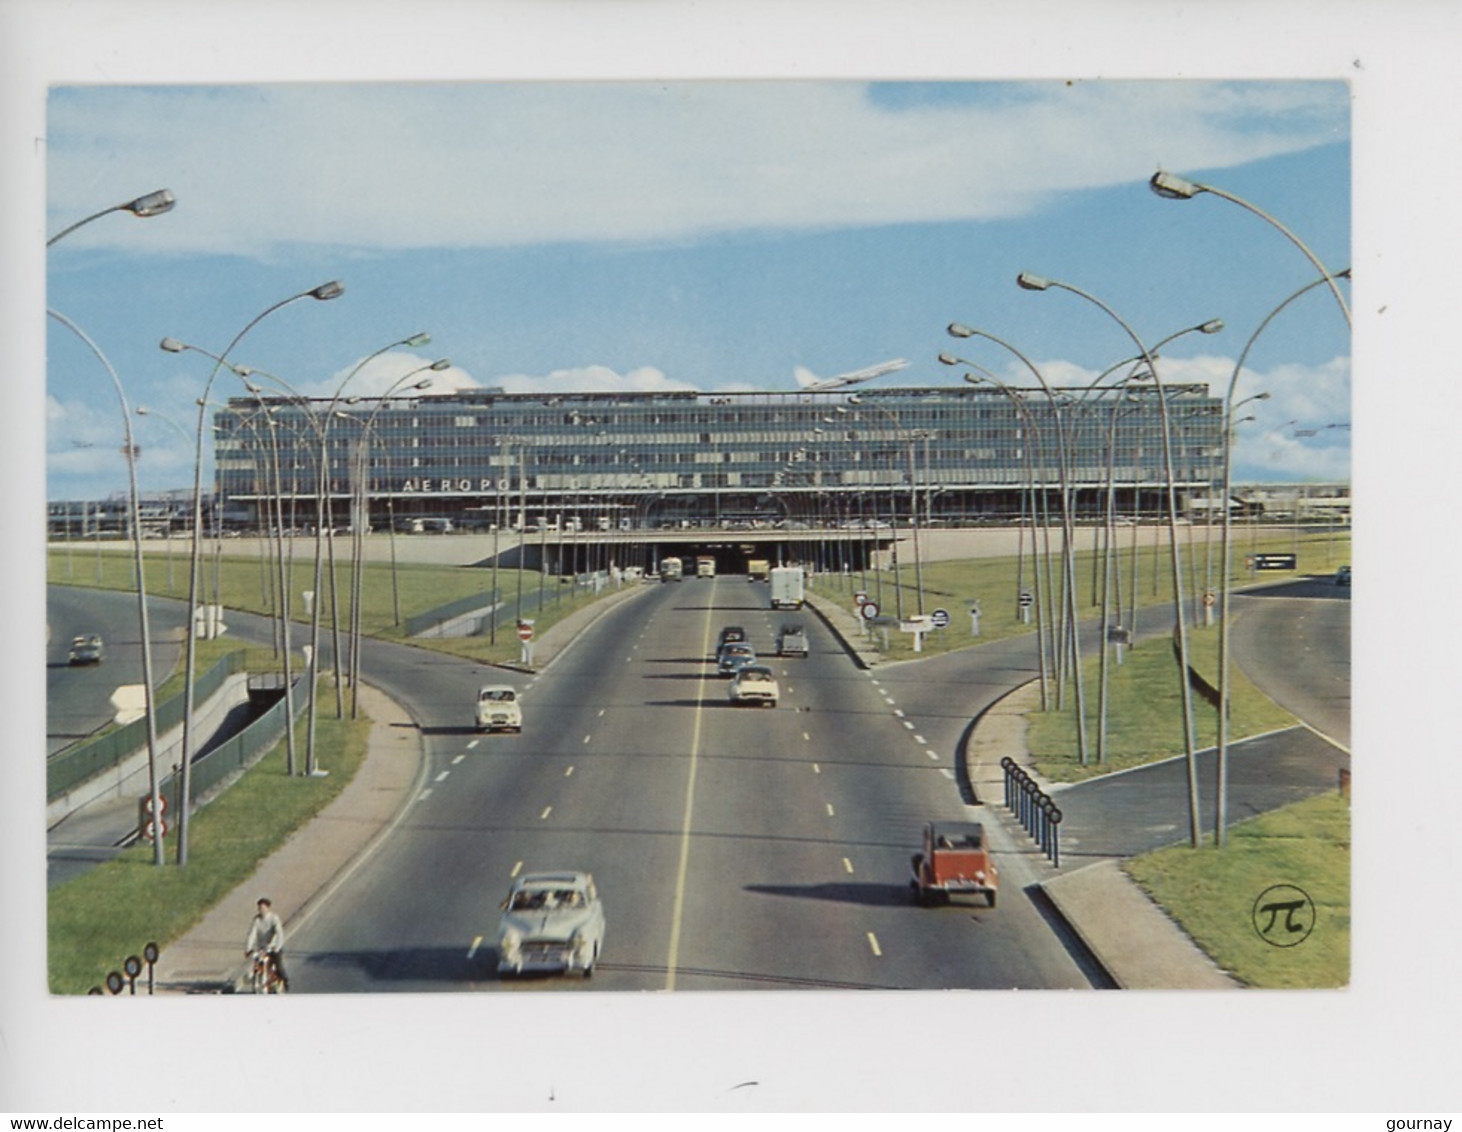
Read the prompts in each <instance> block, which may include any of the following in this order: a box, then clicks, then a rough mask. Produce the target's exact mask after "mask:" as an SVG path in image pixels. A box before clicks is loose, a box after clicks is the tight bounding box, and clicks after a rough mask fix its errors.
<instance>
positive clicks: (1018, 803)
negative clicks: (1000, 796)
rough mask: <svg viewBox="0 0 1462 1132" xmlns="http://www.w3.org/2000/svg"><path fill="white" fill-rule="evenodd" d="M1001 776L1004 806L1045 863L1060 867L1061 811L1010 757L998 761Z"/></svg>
mask: <svg viewBox="0 0 1462 1132" xmlns="http://www.w3.org/2000/svg"><path fill="white" fill-rule="evenodd" d="M1000 769H1001V770H1003V771H1004V772H1005V806H1006V808H1007V809H1008V810H1010V812H1011V813H1013V814H1014V815H1015V817H1016V819H1017V820H1018V821H1019V822H1020V824H1021V825H1022V826H1024V827H1025V830H1026V832H1027V833H1029V834H1030V835H1031V836H1032V837H1033V838H1035V840H1036V844H1038V845H1039V846H1040V847H1041V852H1043V853H1044V854H1045V855H1046V857H1047V859H1048V860H1050V862H1051V864H1052V865H1054V866H1055V867H1056V868H1058V869H1059V868H1060V867H1061V808H1060V807H1059V806H1057V805H1056V803H1055V802H1054V801H1052V800H1051V796H1050V795H1049V794H1047V793H1046V792H1045V791H1044V790H1042V789H1041V788H1040V786H1039V785H1038V784H1037V783H1036V780H1035V779H1033V778H1032V777H1031V776H1030V775H1029V774H1027V773H1026V770H1025V768H1024V767H1022V766H1021V765H1020V764H1019V763H1017V762H1016V761H1015V760H1014V759H1012V758H1011V757H1010V756H1008V755H1007V756H1006V757H1005V758H1003V759H1001V760H1000Z"/></svg>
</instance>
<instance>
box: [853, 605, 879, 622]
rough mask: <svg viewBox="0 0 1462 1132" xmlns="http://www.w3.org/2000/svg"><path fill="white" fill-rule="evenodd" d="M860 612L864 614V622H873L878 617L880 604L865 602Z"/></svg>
mask: <svg viewBox="0 0 1462 1132" xmlns="http://www.w3.org/2000/svg"><path fill="white" fill-rule="evenodd" d="M858 612H859V613H860V614H862V616H863V620H864V621H872V620H873V619H874V618H875V617H877V616H878V602H876V601H865V602H864V603H863V605H862V607H861V608H860V609H859V610H858Z"/></svg>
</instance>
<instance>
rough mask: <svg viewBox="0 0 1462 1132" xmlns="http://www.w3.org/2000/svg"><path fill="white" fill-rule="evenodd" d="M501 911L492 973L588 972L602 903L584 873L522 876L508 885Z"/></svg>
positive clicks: (599, 934)
mask: <svg viewBox="0 0 1462 1132" xmlns="http://www.w3.org/2000/svg"><path fill="white" fill-rule="evenodd" d="M502 910H503V917H502V921H501V923H500V924H499V925H498V937H497V957H498V958H497V969H498V974H500V975H520V974H522V973H523V972H524V971H578V972H581V973H582V974H583V976H584V978H586V979H587V978H589V977H590V976H591V975H593V974H594V964H595V963H597V962H598V961H599V951H600V949H601V948H602V947H603V946H604V905H603V904H601V903H600V901H599V892H598V890H597V889H596V888H595V887H594V878H593V877H592V876H590V875H589V874H588V873H584V872H561V873H525V874H523V875H522V876H520V877H519V878H518V879H517V880H515V881H514V882H513V887H512V888H511V889H510V890H509V891H508V896H507V899H506V900H504V901H503V903H502Z"/></svg>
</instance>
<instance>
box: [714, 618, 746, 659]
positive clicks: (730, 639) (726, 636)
mask: <svg viewBox="0 0 1462 1132" xmlns="http://www.w3.org/2000/svg"><path fill="white" fill-rule="evenodd" d="M745 641H746V630H745V629H743V628H742V627H741V626H740V625H727V626H726V627H725V628H724V629H722V630H721V635H720V636H719V637H717V638H716V655H717V656H720V655H721V649H722V648H724V647H725V646H726V645H730V644H744V643H745Z"/></svg>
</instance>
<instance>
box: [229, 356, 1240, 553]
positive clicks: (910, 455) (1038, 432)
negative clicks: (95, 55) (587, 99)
mask: <svg viewBox="0 0 1462 1132" xmlns="http://www.w3.org/2000/svg"><path fill="white" fill-rule="evenodd" d="M214 423H215V437H216V448H215V461H214V463H215V484H214V487H215V498H216V500H217V501H218V502H219V503H220V504H221V505H222V508H223V510H222V518H223V521H224V523H225V524H226V525H229V526H239V527H255V528H257V527H262V526H268V525H271V519H270V516H271V514H273V515H276V516H278V517H279V519H278V520H276V521H283V522H284V524H285V525H286V526H297V525H309V524H313V522H314V516H315V514H316V509H317V506H318V504H317V500H318V499H319V498H320V496H321V489H322V486H323V495H324V499H325V507H326V510H327V519H326V521H327V523H328V524H329V525H331V526H346V525H350V524H352V523H354V522H357V521H359V522H362V523H364V524H366V525H368V527H369V528H371V529H377V530H380V529H388V528H389V529H397V530H401V529H414V530H423V529H453V530H455V529H466V530H474V529H477V530H487V529H491V528H492V527H493V526H494V525H496V526H498V527H499V528H501V529H509V528H518V529H539V528H540V527H541V528H546V529H550V530H551V529H564V528H567V529H594V528H597V529H601V530H604V529H615V530H624V529H642V528H651V529H666V528H670V527H683V526H721V527H753V528H759V527H767V526H782V527H787V526H793V527H802V526H804V525H805V526H817V527H829V526H843V527H847V526H856V525H868V524H873V525H877V524H881V523H887V522H889V521H890V520H892V521H894V522H895V523H900V522H902V523H908V522H911V521H917V522H920V523H922V524H929V525H934V526H938V525H966V524H971V523H981V522H1008V521H1015V520H1018V519H1020V517H1021V516H1023V515H1027V514H1029V513H1030V512H1031V509H1032V508H1035V509H1037V510H1038V511H1040V510H1042V509H1050V510H1051V513H1052V514H1054V513H1055V509H1056V508H1057V507H1059V504H1060V498H1061V492H1062V491H1063V490H1064V491H1066V492H1067V493H1068V498H1069V499H1070V501H1071V505H1072V508H1073V513H1074V514H1075V515H1076V516H1077V518H1078V520H1081V519H1082V518H1083V517H1085V518H1092V517H1095V516H1098V515H1101V514H1103V513H1104V512H1105V509H1106V506H1107V500H1108V496H1109V493H1110V498H1111V500H1112V503H1113V506H1114V508H1115V511H1116V512H1117V513H1118V514H1121V515H1129V516H1133V517H1138V518H1141V517H1149V518H1150V517H1155V516H1157V515H1159V514H1164V513H1165V512H1166V507H1167V485H1168V479H1169V471H1168V461H1169V460H1171V477H1172V481H1173V483H1174V485H1175V487H1176V490H1177V494H1178V497H1179V509H1180V511H1182V510H1185V509H1187V508H1188V507H1190V506H1191V505H1192V503H1193V501H1194V500H1196V499H1198V498H1200V497H1202V498H1207V496H1208V494H1209V492H1210V491H1211V485H1213V484H1215V483H1217V482H1219V481H1220V480H1221V475H1222V463H1221V461H1222V458H1223V403H1222V401H1221V399H1219V398H1216V397H1213V396H1210V394H1209V391H1208V389H1207V387H1206V386H1197V385H1192V386H1171V385H1169V386H1164V387H1163V389H1162V391H1161V393H1159V391H1158V390H1157V389H1154V388H1150V387H1134V386H1130V385H1129V386H1126V387H1123V388H1122V389H1120V390H1118V389H1112V390H1098V391H1092V390H1088V389H1070V390H1059V389H1058V390H1052V391H1050V392H1049V393H1048V392H1047V391H1046V390H1043V389H1040V388H1029V389H1025V388H1022V389H1013V388H993V387H992V388H983V387H977V386H953V387H927V388H886V389H878V390H867V391H859V392H849V391H848V390H846V389H844V390H834V391H827V392H808V391H800V392H786V393H768V392H755V393H752V392H747V393H716V394H712V393H703V392H693V391H689V392H658V393H584V394H555V395H543V394H508V393H504V392H502V391H501V390H498V389H473V390H465V391H459V392H454V393H451V394H438V395H428V394H413V395H412V396H409V397H391V398H389V399H369V400H363V401H357V402H353V403H345V402H343V401H337V402H332V401H330V400H324V399H322V400H308V401H306V400H302V399H299V398H294V397H271V396H264V395H260V396H254V397H244V398H236V399H233V400H230V401H229V403H228V405H227V407H226V408H223V409H221V410H219V411H218V412H217V413H216V415H215V422H214ZM1165 425H1166V434H1167V444H1164V426H1165ZM322 451H323V453H324V454H325V463H324V467H323V468H322V467H321V453H322ZM286 509H287V512H286ZM290 516H293V517H294V518H293V520H291V518H290Z"/></svg>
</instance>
